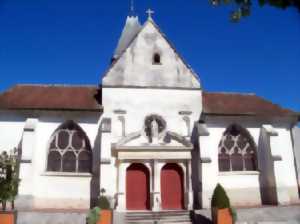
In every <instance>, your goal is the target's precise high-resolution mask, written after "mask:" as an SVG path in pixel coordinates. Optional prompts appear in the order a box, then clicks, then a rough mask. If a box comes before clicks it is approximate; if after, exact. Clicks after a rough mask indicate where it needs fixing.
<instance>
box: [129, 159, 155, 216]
mask: <svg viewBox="0 0 300 224" xmlns="http://www.w3.org/2000/svg"><path fill="white" fill-rule="evenodd" d="M126 208H127V210H149V209H150V175H149V170H148V168H147V167H146V166H145V165H143V164H140V163H134V164H131V165H130V166H129V167H128V168H127V170H126Z"/></svg>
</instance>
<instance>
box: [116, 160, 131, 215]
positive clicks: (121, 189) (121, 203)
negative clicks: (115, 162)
mask: <svg viewBox="0 0 300 224" xmlns="http://www.w3.org/2000/svg"><path fill="white" fill-rule="evenodd" d="M128 165H129V164H128V163H124V162H121V161H120V163H119V166H118V192H117V200H118V206H117V211H126V169H127V167H128Z"/></svg>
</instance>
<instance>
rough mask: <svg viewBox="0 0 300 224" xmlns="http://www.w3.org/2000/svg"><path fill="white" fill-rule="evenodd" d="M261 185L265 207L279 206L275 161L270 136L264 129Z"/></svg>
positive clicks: (261, 153)
mask: <svg viewBox="0 0 300 224" xmlns="http://www.w3.org/2000/svg"><path fill="white" fill-rule="evenodd" d="M257 151H258V168H259V171H260V175H259V184H260V194H261V201H262V204H263V205H277V204H278V199H277V190H276V181H275V174H274V161H273V158H272V154H271V147H270V136H269V135H268V134H267V133H266V130H264V129H263V128H262V129H261V131H260V136H259V142H258V150H257Z"/></svg>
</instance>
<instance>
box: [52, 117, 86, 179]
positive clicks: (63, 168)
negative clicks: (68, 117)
mask: <svg viewBox="0 0 300 224" xmlns="http://www.w3.org/2000/svg"><path fill="white" fill-rule="evenodd" d="M91 168H92V151H91V147H90V142H89V140H88V137H87V136H86V134H85V133H84V131H83V130H82V129H81V128H80V127H79V125H77V124H76V123H75V122H74V121H67V122H65V123H64V124H62V125H61V126H60V127H59V128H58V129H57V130H56V131H55V132H54V134H53V135H52V137H51V141H50V146H49V151H48V163H47V171H55V172H76V173H77V172H80V173H89V172H91Z"/></svg>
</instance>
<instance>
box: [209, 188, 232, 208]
mask: <svg viewBox="0 0 300 224" xmlns="http://www.w3.org/2000/svg"><path fill="white" fill-rule="evenodd" d="M211 207H212V208H219V209H222V208H230V201H229V198H228V196H227V194H226V192H225V190H224V188H223V187H222V186H221V185H220V184H217V186H216V188H215V190H214V193H213V196H212V200H211Z"/></svg>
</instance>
